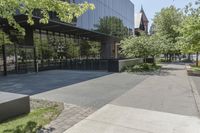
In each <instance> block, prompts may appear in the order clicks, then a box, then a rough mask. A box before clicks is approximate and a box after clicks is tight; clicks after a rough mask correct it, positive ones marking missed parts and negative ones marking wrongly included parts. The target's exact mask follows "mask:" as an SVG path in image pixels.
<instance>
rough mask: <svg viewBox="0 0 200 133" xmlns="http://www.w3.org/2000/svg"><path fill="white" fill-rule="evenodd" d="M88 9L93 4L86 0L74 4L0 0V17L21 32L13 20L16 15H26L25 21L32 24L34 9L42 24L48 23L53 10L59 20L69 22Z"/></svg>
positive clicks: (34, 0)
mask: <svg viewBox="0 0 200 133" xmlns="http://www.w3.org/2000/svg"><path fill="white" fill-rule="evenodd" d="M88 9H94V5H93V4H89V3H87V2H84V3H81V4H75V3H69V2H63V1H61V0H0V18H3V19H5V20H7V21H8V24H9V25H10V26H12V27H14V28H15V29H17V30H19V31H20V32H22V33H24V30H23V28H22V27H21V26H20V25H19V24H18V23H17V22H16V21H15V18H14V17H15V16H16V15H19V14H24V15H27V17H28V20H27V22H28V23H29V24H30V25H33V24H34V20H33V18H32V17H33V13H34V11H35V10H37V11H38V12H39V14H41V18H40V22H41V23H43V24H46V23H48V21H49V18H50V17H49V12H55V13H56V14H57V17H58V18H59V19H60V20H61V21H63V22H67V23H69V22H71V21H72V20H73V19H74V17H79V16H80V15H82V14H83V13H84V12H85V11H87V10H88Z"/></svg>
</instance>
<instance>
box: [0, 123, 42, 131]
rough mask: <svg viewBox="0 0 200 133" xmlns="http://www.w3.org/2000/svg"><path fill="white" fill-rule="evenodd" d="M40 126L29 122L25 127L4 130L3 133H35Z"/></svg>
mask: <svg viewBox="0 0 200 133" xmlns="http://www.w3.org/2000/svg"><path fill="white" fill-rule="evenodd" d="M41 128H42V126H38V124H37V123H36V122H34V121H29V122H27V123H26V125H19V126H17V127H16V128H14V129H8V130H4V131H3V133H37V131H38V130H39V129H41Z"/></svg>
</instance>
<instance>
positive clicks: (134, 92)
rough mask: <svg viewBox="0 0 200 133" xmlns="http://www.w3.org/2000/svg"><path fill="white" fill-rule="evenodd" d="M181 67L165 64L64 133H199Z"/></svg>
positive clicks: (196, 112)
mask: <svg viewBox="0 0 200 133" xmlns="http://www.w3.org/2000/svg"><path fill="white" fill-rule="evenodd" d="M184 67H185V66H184V65H173V64H170V65H165V66H164V69H163V70H162V72H161V74H160V75H154V76H151V77H149V78H148V79H146V80H145V81H143V82H142V83H140V84H139V85H137V86H136V87H133V88H132V89H131V90H130V91H129V92H127V93H125V94H124V95H122V96H120V97H119V98H117V99H116V100H114V101H112V102H111V103H110V104H108V105H106V106H104V107H103V108H101V109H100V110H98V111H97V112H95V113H94V114H92V115H91V116H89V117H88V118H86V119H84V120H83V121H81V122H80V123H78V124H77V125H75V126H74V127H72V128H70V129H69V130H67V131H66V132H65V133H94V132H95V133H200V119H199V117H198V116H199V112H198V109H197V106H196V102H195V99H194V97H193V93H192V90H191V86H190V83H189V80H188V77H187V74H186V71H185V70H184Z"/></svg>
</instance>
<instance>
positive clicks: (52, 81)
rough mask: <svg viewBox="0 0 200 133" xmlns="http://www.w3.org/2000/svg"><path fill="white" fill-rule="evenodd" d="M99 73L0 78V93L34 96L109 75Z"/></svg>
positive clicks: (23, 75)
mask: <svg viewBox="0 0 200 133" xmlns="http://www.w3.org/2000/svg"><path fill="white" fill-rule="evenodd" d="M110 74H112V73H108V72H101V71H91V72H89V71H66V70H53V71H44V72H39V73H37V74H36V73H31V74H22V75H17V74H16V75H9V76H7V77H3V76H2V77H0V91H4V92H10V93H19V94H26V95H34V94H38V93H42V92H46V91H50V90H54V89H58V88H61V87H65V86H69V85H73V84H77V83H80V82H84V81H88V80H91V79H95V78H99V77H103V76H107V75H110Z"/></svg>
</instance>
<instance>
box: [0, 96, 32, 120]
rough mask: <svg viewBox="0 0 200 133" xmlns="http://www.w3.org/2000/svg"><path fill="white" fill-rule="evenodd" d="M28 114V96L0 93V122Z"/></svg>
mask: <svg viewBox="0 0 200 133" xmlns="http://www.w3.org/2000/svg"><path fill="white" fill-rule="evenodd" d="M29 112H30V98H29V96H27V95H21V94H13V93H7V92H0V122H2V121H5V120H7V119H9V118H13V117H16V116H19V115H23V114H27V113H29Z"/></svg>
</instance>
